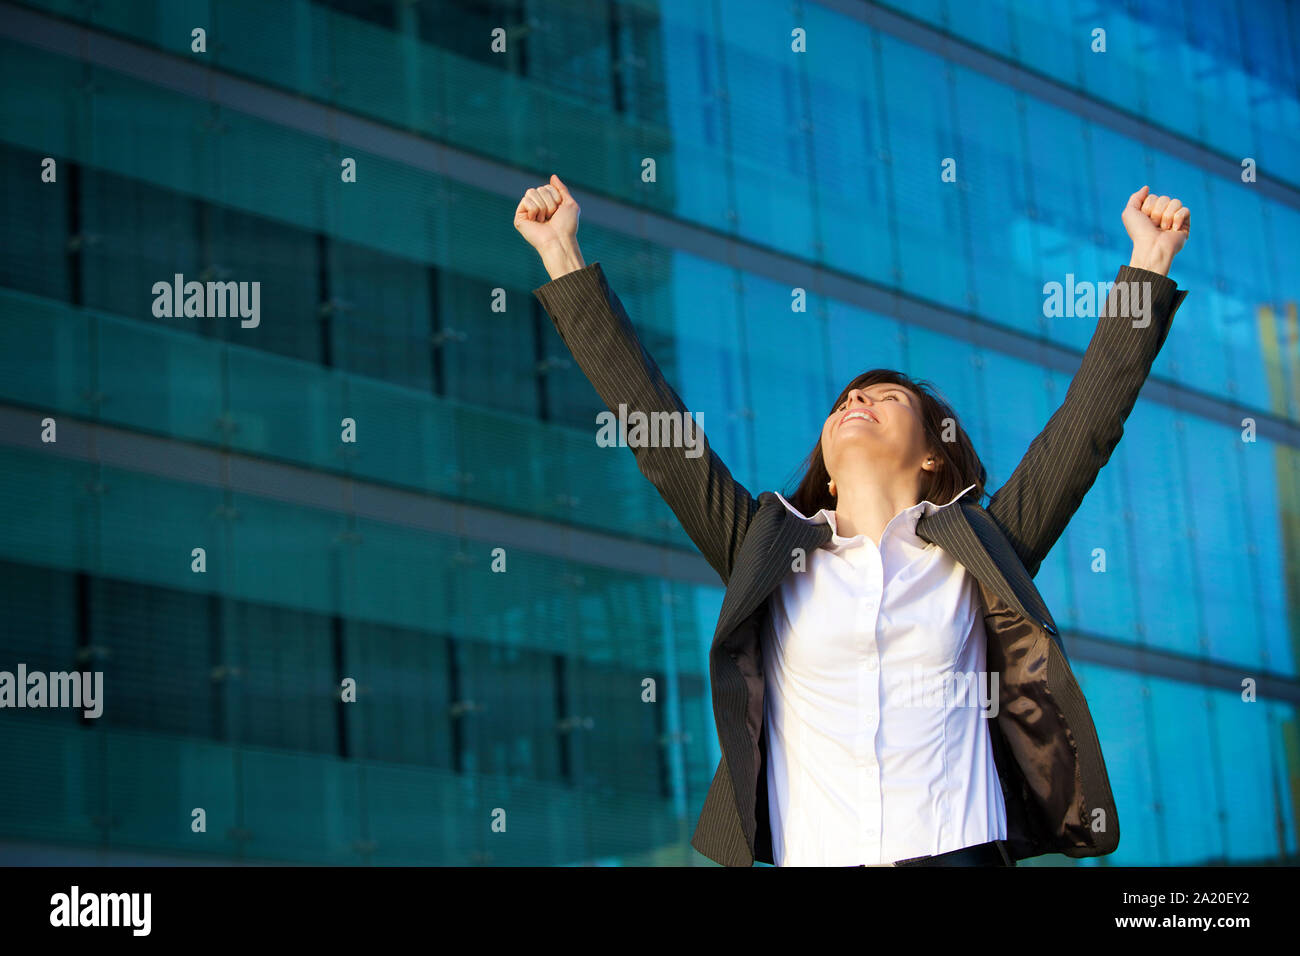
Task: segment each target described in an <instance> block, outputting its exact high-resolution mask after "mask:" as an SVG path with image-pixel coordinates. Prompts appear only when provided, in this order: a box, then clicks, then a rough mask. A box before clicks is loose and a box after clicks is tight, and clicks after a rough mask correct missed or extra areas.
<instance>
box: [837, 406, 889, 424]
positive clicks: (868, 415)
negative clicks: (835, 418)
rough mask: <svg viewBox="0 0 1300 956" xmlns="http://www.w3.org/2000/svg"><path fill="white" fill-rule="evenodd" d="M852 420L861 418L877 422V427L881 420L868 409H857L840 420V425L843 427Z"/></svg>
mask: <svg viewBox="0 0 1300 956" xmlns="http://www.w3.org/2000/svg"><path fill="white" fill-rule="evenodd" d="M850 418H861V419H863V420H864V421H868V422H875V423H876V424H877V425H879V424H880V419H879V418H877V417H876V413H875V412H873V411H871V410H870V409H866V408H855V409H853V411H851V412H848V413H847V414H846V415H845V416H844V417H843V418H841V419H840V424H841V425H843V424H844V423H845V422H847V421H848V420H849V419H850Z"/></svg>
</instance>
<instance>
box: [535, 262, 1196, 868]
mask: <svg viewBox="0 0 1300 956" xmlns="http://www.w3.org/2000/svg"><path fill="white" fill-rule="evenodd" d="M1133 280H1137V281H1147V282H1150V283H1151V289H1152V296H1151V313H1150V323H1149V325H1146V326H1145V327H1143V328H1134V326H1133V322H1132V320H1131V319H1130V318H1129V317H1128V316H1127V315H1121V314H1120V309H1119V300H1118V298H1117V296H1116V294H1115V293H1114V292H1113V291H1112V293H1111V295H1110V296H1109V297H1108V299H1107V302H1106V306H1105V308H1104V309H1103V311H1102V316H1101V317H1100V318H1099V319H1098V320H1097V329H1096V331H1095V332H1094V334H1093V337H1092V341H1091V342H1090V344H1089V346H1088V350H1087V353H1086V354H1085V355H1084V357H1083V362H1082V364H1081V366H1080V369H1079V372H1078V373H1077V374H1076V375H1075V377H1074V380H1073V381H1072V383H1071V385H1070V388H1069V389H1068V390H1067V392H1066V396H1065V401H1064V403H1063V404H1062V406H1061V407H1060V408H1059V409H1058V410H1057V411H1056V413H1055V414H1054V415H1052V417H1051V419H1049V421H1048V423H1047V425H1046V426H1045V427H1044V429H1043V431H1042V433H1041V434H1039V435H1038V437H1037V438H1035V439H1034V441H1033V442H1032V443H1031V444H1030V446H1029V449H1028V451H1027V452H1026V453H1025V456H1024V458H1023V459H1022V460H1021V462H1020V464H1019V465H1018V466H1017V468H1016V469H1015V471H1014V472H1013V473H1012V475H1011V478H1010V479H1008V481H1007V483H1006V484H1005V485H1003V486H1002V488H1000V489H999V490H998V492H997V494H995V495H994V496H993V497H992V499H991V500H990V502H989V507H988V509H987V510H986V509H984V508H982V507H980V505H979V504H978V502H976V501H973V500H969V499H964V500H962V501H960V502H959V503H958V507H955V508H943V509H940V510H939V511H937V512H935V513H934V514H931V515H923V516H922V517H921V519H920V520H919V521H918V523H917V528H916V530H917V534H918V535H919V536H920V537H921V538H923V539H924V540H926V541H930V542H933V543H935V544H937V545H939V546H940V547H942V548H944V549H945V550H946V551H948V552H949V553H950V554H952V555H953V557H954V558H955V559H956V560H957V561H958V562H960V563H961V564H962V565H963V566H965V567H966V568H967V569H968V570H969V571H970V572H971V574H973V575H974V576H975V578H976V580H977V581H978V584H979V588H980V593H981V597H982V599H983V602H984V606H985V611H986V617H985V630H986V633H987V635H988V639H989V667H990V669H991V670H993V669H997V670H998V671H999V674H1000V677H1001V681H1000V683H1001V686H1002V691H1003V699H1002V700H1001V702H1000V708H999V710H1000V713H999V717H998V718H997V720H996V721H995V724H994V729H995V732H994V734H993V738H994V754H995V759H996V761H997V766H998V772H999V777H1000V778H1001V782H1002V787H1003V793H1004V797H1005V799H1006V803H1007V823H1008V840H1007V847H1008V850H1009V852H1010V854H1011V856H1012V857H1013V858H1014V859H1023V858H1025V857H1028V856H1035V855H1038V854H1042V853H1052V852H1056V853H1065V854H1067V855H1069V856H1098V855H1101V854H1105V853H1110V852H1112V851H1113V850H1114V849H1115V846H1116V845H1118V841H1119V820H1118V815H1117V814H1116V812H1115V806H1114V798H1113V796H1112V795H1111V791H1110V782H1109V780H1108V779H1107V776H1106V769H1105V763H1104V761H1103V759H1102V755H1101V747H1100V744H1099V743H1098V741H1097V735H1096V731H1095V729H1094V727H1093V723H1092V718H1091V715H1090V714H1089V713H1088V708H1087V704H1086V702H1085V701H1084V698H1083V694H1082V692H1081V691H1080V690H1079V686H1078V682H1077V681H1076V680H1075V679H1074V675H1073V674H1072V673H1071V671H1070V667H1069V663H1068V661H1067V659H1066V656H1065V652H1064V649H1063V647H1062V646H1061V643H1060V637H1059V634H1058V633H1057V628H1056V624H1055V622H1054V621H1053V620H1052V617H1051V614H1050V613H1049V612H1048V609H1047V606H1046V604H1045V603H1044V601H1043V599H1042V597H1041V596H1040V595H1039V593H1038V589H1037V588H1036V587H1035V586H1034V584H1033V580H1032V579H1033V577H1034V575H1035V574H1037V572H1038V568H1039V565H1040V564H1041V563H1042V560H1043V558H1044V557H1045V556H1046V555H1047V553H1048V551H1050V549H1051V547H1052V546H1053V544H1055V542H1056V540H1057V539H1058V538H1059V537H1060V535H1061V533H1062V532H1063V531H1064V529H1065V526H1066V524H1067V523H1068V522H1069V520H1070V517H1071V516H1072V515H1073V514H1074V512H1075V511H1076V510H1077V508H1078V506H1079V504H1080V503H1081V502H1082V500H1083V496H1084V494H1085V493H1086V492H1087V491H1088V489H1089V488H1090V487H1091V486H1092V484H1093V482H1094V481H1095V480H1096V476H1097V473H1098V472H1099V471H1100V469H1101V468H1102V466H1103V465H1105V463H1106V462H1107V460H1109V458H1110V455H1111V452H1112V451H1113V450H1114V448H1115V445H1116V444H1117V443H1118V442H1119V439H1120V437H1121V435H1122V434H1123V423H1124V419H1125V418H1126V417H1127V416H1128V414H1129V412H1130V411H1131V410H1132V408H1133V404H1134V402H1135V401H1136V400H1137V395H1138V392H1139V391H1140V389H1141V387H1142V383H1143V382H1144V381H1145V379H1146V377H1147V374H1148V373H1149V372H1150V369H1151V364H1152V362H1154V361H1155V357H1156V355H1157V353H1158V352H1159V351H1160V347H1161V345H1163V343H1164V340H1165V337H1166V335H1167V334H1168V331H1169V325H1170V322H1171V319H1172V317H1173V314H1174V312H1175V311H1176V310H1177V308H1178V306H1179V305H1180V304H1181V303H1182V300H1183V298H1184V297H1185V296H1186V294H1187V293H1186V292H1184V291H1179V290H1177V288H1176V286H1175V285H1174V283H1173V282H1172V281H1171V280H1169V279H1167V278H1165V277H1163V276H1159V275H1157V274H1155V273H1152V272H1147V271H1144V270H1140V269H1130V268H1129V267H1128V266H1123V267H1121V269H1120V271H1119V275H1118V276H1117V277H1116V282H1117V283H1118V282H1129V281H1133ZM533 295H534V296H536V297H537V299H538V301H540V302H541V304H542V306H543V307H544V308H545V309H546V311H547V313H548V314H549V315H550V317H551V320H552V322H553V323H554V325H555V328H556V330H557V331H558V332H559V333H560V336H561V338H562V339H563V340H564V343H565V345H567V346H568V348H569V351H570V352H571V353H572V354H573V357H574V359H575V360H576V361H577V363H578V365H579V367H580V368H581V369H582V371H583V373H584V374H585V375H586V376H587V378H588V380H589V381H590V382H591V383H592V385H593V386H594V387H595V389H596V392H597V393H598V394H599V395H600V398H601V400H602V401H603V402H604V403H605V405H606V406H607V407H609V408H610V409H611V411H614V412H617V410H618V406H619V405H620V404H624V405H626V406H627V408H628V411H629V413H631V412H632V411H641V412H644V413H646V414H647V415H648V414H649V413H651V412H678V413H680V414H682V415H683V418H685V416H686V414H687V410H686V408H685V406H684V405H683V403H682V401H681V399H680V398H679V397H678V396H677V393H676V392H675V391H673V389H672V388H671V387H670V386H669V385H668V384H667V382H665V381H664V378H663V375H662V374H661V372H660V370H659V367H658V365H657V364H656V363H655V362H654V360H653V359H652V358H651V357H650V356H649V355H648V354H647V353H646V352H645V349H644V348H643V347H642V346H641V343H640V340H639V339H638V338H637V335H636V332H635V330H634V328H633V326H632V322H631V319H630V318H629V317H628V315H627V312H626V311H625V310H624V308H623V305H622V303H621V302H620V301H619V299H618V297H617V296H616V295H615V294H614V292H613V290H611V289H610V287H609V284H608V282H607V281H606V278H605V274H604V272H603V270H602V269H601V267H600V264H599V263H592V264H591V265H589V266H587V267H586V268H584V269H579V270H577V271H574V272H571V273H568V274H567V275H564V276H561V277H560V278H558V279H555V280H553V281H551V282H548V283H546V284H545V285H543V286H541V287H540V288H537V289H534V290H533ZM701 437H702V436H701ZM704 441H705V452H704V454H702V455H700V456H699V457H698V458H688V457H686V455H685V454H684V452H683V450H682V449H680V448H648V447H643V448H634V449H633V454H634V455H635V456H636V460H637V466H638V467H639V468H640V469H641V472H642V473H643V474H644V475H645V476H646V477H647V478H648V479H650V481H651V482H652V483H653V484H654V486H655V488H657V489H658V491H659V494H660V495H661V496H662V497H663V499H664V501H665V502H667V503H668V505H669V507H670V508H671V509H672V510H673V513H674V514H675V515H676V516H677V518H678V520H679V521H680V522H681V524H682V527H683V529H684V530H685V531H686V533H687V534H688V535H689V536H690V538H691V540H692V541H693V542H694V543H695V545H696V547H698V548H699V549H700V553H701V554H703V555H704V558H705V560H707V561H708V562H709V564H710V565H711V566H712V567H713V569H714V570H715V571H716V572H717V573H718V576H719V578H720V579H721V580H722V583H723V584H724V585H726V592H725V594H724V597H723V601H722V609H721V612H720V613H719V615H718V623H717V627H716V628H715V630H714V634H713V641H712V645H711V648H710V652H709V678H710V681H711V684H712V690H713V715H714V721H715V723H716V725H717V730H718V740H719V744H720V745H721V749H722V759H721V760H720V761H719V763H718V769H717V772H716V773H715V774H714V778H713V782H712V784H711V785H710V787H709V792H708V795H707V796H706V797H705V800H704V807H703V809H702V811H701V813H700V818H699V822H698V824H697V825H696V828H695V834H694V836H693V837H692V839H691V844H692V845H693V846H694V847H695V848H696V849H697V850H699V851H700V852H701V853H703V854H704V855H705V856H707V857H709V858H710V859H712V860H714V861H716V862H718V863H721V864H724V865H726V866H750V865H752V864H753V862H754V861H755V860H759V861H761V862H767V863H770V862H772V847H771V834H770V831H769V821H768V815H767V800H766V797H767V794H766V787H763V786H760V785H759V781H761V780H763V779H764V773H765V767H764V762H765V760H766V737H765V734H764V729H763V692H764V685H763V666H762V649H761V645H760V641H759V635H760V630H761V624H762V621H763V616H764V615H765V614H766V613H767V598H768V596H769V595H770V594H771V593H772V591H773V590H774V589H775V588H776V586H777V585H778V584H779V583H780V581H781V579H782V577H784V575H785V574H786V573H787V572H788V571H789V568H790V564H791V561H792V553H793V551H794V549H796V548H802V549H803V550H804V551H805V552H807V551H810V550H812V549H814V548H817V547H820V546H821V545H822V544H824V543H825V542H826V541H827V540H828V539H829V538H830V534H831V529H830V526H829V525H827V524H814V523H812V522H811V521H808V520H806V519H801V518H799V517H798V516H797V515H794V514H791V513H790V511H789V510H788V509H787V508H786V507H785V506H784V505H783V504H782V503H781V502H780V500H779V499H778V498H777V497H776V495H774V494H773V493H772V492H769V491H765V492H763V493H761V494H760V495H759V496H758V498H757V500H755V499H754V498H753V497H751V495H750V494H749V492H748V491H747V490H746V489H745V488H744V487H742V486H741V485H740V484H739V483H738V482H736V481H735V480H734V479H733V478H732V476H731V473H730V472H729V471H728V469H727V467H726V466H725V465H724V464H723V462H722V461H721V459H720V458H718V456H717V455H716V454H715V453H714V452H713V450H712V448H711V447H710V446H709V445H708V443H707V439H704ZM995 662H996V663H995ZM1008 688H1011V689H1012V690H1010V691H1009V690H1008ZM1008 693H1010V694H1011V696H1009V697H1008V696H1007V695H1008ZM1097 809H1101V810H1104V811H1105V824H1106V825H1105V828H1104V829H1103V830H1098V831H1096V832H1094V828H1093V827H1092V826H1090V825H1089V824H1090V823H1091V822H1092V821H1093V819H1094V811H1096V810H1097Z"/></svg>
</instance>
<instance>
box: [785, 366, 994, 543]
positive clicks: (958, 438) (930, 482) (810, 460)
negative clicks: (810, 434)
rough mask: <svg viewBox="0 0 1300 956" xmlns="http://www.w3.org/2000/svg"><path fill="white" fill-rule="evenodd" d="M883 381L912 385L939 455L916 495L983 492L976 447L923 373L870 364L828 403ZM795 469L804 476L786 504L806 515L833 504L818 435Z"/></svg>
mask: <svg viewBox="0 0 1300 956" xmlns="http://www.w3.org/2000/svg"><path fill="white" fill-rule="evenodd" d="M885 382H887V383H889V384H892V385H901V386H903V387H904V388H908V389H911V390H912V392H914V393H915V394H916V396H917V397H918V398H919V399H920V401H921V408H920V413H921V423H922V425H923V426H924V428H925V438H926V442H927V443H928V444H929V446H930V448H931V450H932V451H934V452H935V453H936V454H937V455H938V457H939V462H940V467H939V469H938V470H937V471H936V472H926V474H927V475H928V476H929V477H928V478H927V479H926V481H925V486H924V487H923V488H922V492H921V501H933V502H934V503H935V504H937V505H946V504H947V503H948V502H950V501H951V500H952V499H953V498H954V497H955V496H956V494H957V492H959V491H961V490H962V489H963V488H965V487H966V486H967V485H975V487H974V488H973V489H971V491H969V492H968V493H967V498H970V499H971V500H973V501H975V502H979V501H980V500H981V499H982V498H983V497H984V482H985V481H986V480H987V479H988V476H987V473H986V472H985V470H984V463H983V462H981V461H980V457H979V455H977V454H976V453H975V446H974V445H972V444H971V440H970V437H969V436H968V435H967V434H966V429H964V428H962V426H961V421H960V420H959V419H958V418H957V413H956V412H954V411H953V410H952V406H951V405H949V404H948V403H947V402H946V401H944V399H943V398H941V397H940V395H939V392H938V389H936V388H935V387H934V385H933V384H932V383H931V382H929V381H927V380H925V379H920V380H914V379H913V378H912V377H911V376H909V375H907V374H905V373H903V372H896V371H894V370H893V369H887V368H873V369H871V370H870V371H868V372H863V373H862V374H861V375H859V376H858V377H857V378H855V379H854V380H853V381H851V382H849V384H848V385H846V386H845V387H844V391H842V392H840V396H839V398H837V399H835V404H834V405H832V406H831V409H836V408H839V406H840V403H841V402H843V401H844V400H845V399H846V398H848V396H849V392H850V391H851V390H852V389H855V388H869V387H870V386H872V385H878V384H881V383H885ZM827 414H828V415H829V414H830V412H829V411H828V412H827ZM949 421H950V422H951V423H952V428H951V429H950V430H949V431H950V434H951V435H952V440H951V441H944V440H943V435H944V433H945V430H947V429H946V425H947V424H948V422H949ZM800 469H801V470H802V471H803V478H802V479H800V480H799V483H798V486H797V487H796V488H795V491H794V493H793V494H786V499H787V500H788V501H789V502H790V504H792V505H794V506H795V507H796V508H797V509H799V511H800V512H802V513H803V515H804V516H805V517H808V518H811V517H812V516H813V515H815V514H817V512H818V511H821V510H822V509H823V508H825V509H826V510H828V511H833V510H835V497H834V496H833V495H832V494H831V493H830V489H829V488H827V487H826V486H827V485H828V484H829V483H830V480H831V476H830V473H829V472H828V471H827V470H826V462H825V460H824V459H823V458H822V441H821V437H820V435H819V436H818V438H817V444H816V445H814V446H813V450H812V451H811V452H810V453H809V455H808V457H807V458H806V459H805V460H804V462H803V464H802V465H800ZM918 504H919V502H918Z"/></svg>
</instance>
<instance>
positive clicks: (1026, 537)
mask: <svg viewBox="0 0 1300 956" xmlns="http://www.w3.org/2000/svg"><path fill="white" fill-rule="evenodd" d="M1132 282H1136V283H1138V284H1139V285H1138V286H1137V287H1136V288H1139V289H1149V290H1150V294H1149V297H1148V296H1147V294H1145V293H1143V294H1142V295H1141V296H1140V298H1138V299H1137V301H1134V298H1135V297H1134V296H1132V295H1121V294H1120V293H1121V289H1120V287H1119V286H1120V283H1132ZM1115 283H1116V285H1115V287H1112V289H1111V290H1110V293H1109V295H1108V296H1107V298H1106V302H1105V305H1104V307H1103V309H1102V310H1101V312H1102V314H1101V315H1100V316H1099V318H1098V320H1097V328H1096V330H1095V331H1094V332H1093V335H1092V340H1091V341H1090V342H1089V343H1088V349H1087V351H1086V352H1085V353H1084V356H1083V361H1082V363H1081V364H1080V366H1079V371H1078V372H1077V373H1075V376H1074V378H1073V380H1071V382H1070V387H1069V389H1068V390H1067V391H1066V393H1065V401H1064V402H1063V403H1062V404H1061V407H1060V408H1058V409H1057V410H1056V412H1055V413H1054V414H1053V415H1052V417H1051V418H1050V419H1049V420H1048V422H1047V425H1046V427H1044V428H1043V430H1042V432H1041V433H1040V434H1039V435H1038V437H1037V438H1035V439H1034V440H1033V441H1032V442H1031V443H1030V445H1029V449H1028V450H1027V451H1026V452H1025V455H1024V457H1023V458H1022V459H1021V460H1020V464H1019V465H1017V466H1016V469H1015V471H1013V472H1012V473H1011V477H1010V478H1009V479H1007V483H1006V484H1005V485H1003V486H1002V487H1001V488H999V489H998V492H997V493H996V494H995V495H994V496H993V497H992V498H991V499H990V500H989V506H988V508H987V511H988V513H989V515H990V516H991V517H992V518H993V520H994V521H996V522H997V523H998V525H999V526H1000V527H1001V528H1002V530H1003V531H1004V532H1005V533H1006V535H1007V538H1008V539H1009V540H1010V541H1011V544H1012V545H1013V547H1014V548H1015V549H1016V553H1017V554H1018V555H1019V557H1020V560H1021V561H1022V562H1023V563H1024V566H1025V569H1026V570H1027V571H1028V572H1029V574H1030V576H1031V577H1032V576H1034V575H1036V574H1037V573H1038V569H1039V566H1040V565H1041V564H1042V561H1043V559H1044V558H1045V557H1046V556H1047V553H1048V552H1049V551H1050V550H1051V549H1052V546H1053V545H1054V544H1056V541H1057V539H1058V538H1060V536H1061V534H1062V533H1063V532H1064V531H1065V526H1066V525H1067V524H1068V523H1069V521H1070V518H1071V517H1073V515H1074V513H1075V511H1077V510H1078V508H1079V505H1080V504H1081V503H1082V502H1083V496H1084V495H1085V494H1086V493H1087V491H1088V489H1089V488H1091V487H1092V484H1093V482H1094V481H1095V480H1096V478H1097V473H1098V472H1099V471H1101V469H1102V466H1103V465H1105V464H1106V462H1107V461H1109V460H1110V456H1111V452H1112V451H1114V449H1115V446H1116V445H1117V444H1119V440H1120V437H1121V436H1122V435H1123V434H1124V422H1125V420H1126V419H1127V418H1128V416H1129V413H1130V412H1131V411H1132V410H1133V405H1134V403H1135V402H1136V401H1137V397H1138V392H1139V391H1140V390H1141V388H1142V383H1143V382H1145V381H1146V378H1147V375H1148V374H1149V373H1150V371H1151V365H1152V363H1153V362H1154V361H1155V358H1156V355H1157V354H1158V353H1159V352H1160V348H1161V346H1162V345H1164V342H1165V337H1166V336H1167V335H1168V334H1169V328H1170V326H1171V324H1172V322H1173V317H1174V313H1175V312H1177V311H1178V307H1179V306H1180V305H1181V304H1182V301H1183V299H1184V298H1186V296H1187V292H1186V291H1181V290H1179V289H1178V287H1177V285H1176V284H1175V283H1174V282H1173V281H1172V280H1171V279H1169V278H1167V277H1166V276H1162V275H1160V274H1159V273H1156V272H1151V271H1148V270H1146V269H1134V268H1131V267H1130V266H1121V267H1120V270H1119V274H1118V275H1117V276H1116V277H1115ZM1142 283H1149V285H1148V286H1143V285H1142ZM1124 288H1125V289H1132V288H1135V287H1133V286H1127V285H1126V286H1125V287H1124ZM1147 304H1149V307H1150V314H1149V322H1147V321H1146V319H1147V317H1146V316H1144V315H1143V314H1142V306H1143V305H1147Z"/></svg>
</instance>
